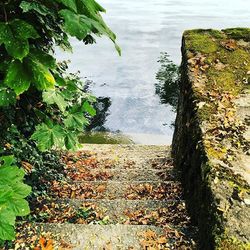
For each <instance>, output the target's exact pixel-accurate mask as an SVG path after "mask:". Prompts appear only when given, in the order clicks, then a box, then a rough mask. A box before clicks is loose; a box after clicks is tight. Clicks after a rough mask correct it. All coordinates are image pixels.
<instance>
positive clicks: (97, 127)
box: [87, 97, 112, 131]
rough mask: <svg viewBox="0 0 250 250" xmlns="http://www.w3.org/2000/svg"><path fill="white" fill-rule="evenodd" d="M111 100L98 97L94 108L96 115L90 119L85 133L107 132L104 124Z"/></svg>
mask: <svg viewBox="0 0 250 250" xmlns="http://www.w3.org/2000/svg"><path fill="white" fill-rule="evenodd" d="M111 103H112V102H111V99H110V98H109V97H98V98H97V100H96V103H95V104H94V108H95V109H96V115H95V116H94V117H93V118H92V120H91V122H90V125H89V126H88V127H87V131H107V128H106V127H105V123H106V121H107V117H108V115H109V114H110V111H109V108H110V106H111Z"/></svg>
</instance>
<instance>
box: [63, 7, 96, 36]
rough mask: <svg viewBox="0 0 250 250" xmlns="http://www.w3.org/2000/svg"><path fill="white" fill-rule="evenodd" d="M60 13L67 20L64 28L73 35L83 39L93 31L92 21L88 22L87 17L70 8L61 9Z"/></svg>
mask: <svg viewBox="0 0 250 250" xmlns="http://www.w3.org/2000/svg"><path fill="white" fill-rule="evenodd" d="M59 13H60V15H61V16H62V17H63V18H64V21H65V24H64V30H65V31H66V32H68V33H69V34H70V35H71V36H74V37H76V38H77V39H79V40H83V39H84V38H85V37H86V36H87V35H88V34H89V33H90V32H91V23H90V22H86V18H87V17H85V16H83V15H78V14H75V13H74V12H72V11H70V10H61V11H60V12H59Z"/></svg>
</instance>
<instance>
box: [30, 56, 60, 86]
mask: <svg viewBox="0 0 250 250" xmlns="http://www.w3.org/2000/svg"><path fill="white" fill-rule="evenodd" d="M27 65H28V66H29V67H30V68H31V71H32V75H33V80H34V84H35V86H36V88H37V89H38V90H47V89H53V88H54V85H55V83H56V82H55V79H54V76H53V75H52V73H51V72H50V69H49V68H48V67H46V65H44V64H42V63H41V62H40V61H39V60H36V59H35V58H28V59H27Z"/></svg>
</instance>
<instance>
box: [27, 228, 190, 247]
mask: <svg viewBox="0 0 250 250" xmlns="http://www.w3.org/2000/svg"><path fill="white" fill-rule="evenodd" d="M33 228H36V230H37V231H41V230H42V231H43V232H46V231H48V232H50V233H53V234H54V236H55V237H58V238H60V239H61V238H62V239H63V240H64V241H67V242H70V243H71V244H72V247H73V248H72V249H74V250H83V249H89V250H90V249H91V250H92V249H100V250H101V249H102V250H103V249H112V250H118V249H119V250H120V249H124V250H125V249H134V250H137V249H138V250H139V249H143V244H151V245H152V247H154V246H156V247H158V246H160V247H164V248H156V249H178V248H176V244H179V243H178V238H179V237H177V236H176V235H179V236H180V237H183V235H184V234H183V233H182V232H181V231H179V230H178V229H175V228H171V227H166V228H165V229H164V228H160V227H155V226H148V225H146V226H145V225H120V224H117V225H81V224H69V223H62V224H50V223H46V224H35V225H33ZM24 230H25V229H24ZM182 240H183V239H182ZM188 241H189V240H188V239H186V244H187V243H188ZM159 242H162V243H159ZM191 244H192V241H191V240H190V245H191Z"/></svg>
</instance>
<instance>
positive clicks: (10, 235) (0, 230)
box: [0, 222, 15, 240]
mask: <svg viewBox="0 0 250 250" xmlns="http://www.w3.org/2000/svg"><path fill="white" fill-rule="evenodd" d="M0 239H2V240H14V239H15V230H14V227H13V226H12V225H10V224H8V223H5V222H2V223H1V225H0Z"/></svg>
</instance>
